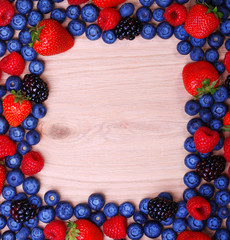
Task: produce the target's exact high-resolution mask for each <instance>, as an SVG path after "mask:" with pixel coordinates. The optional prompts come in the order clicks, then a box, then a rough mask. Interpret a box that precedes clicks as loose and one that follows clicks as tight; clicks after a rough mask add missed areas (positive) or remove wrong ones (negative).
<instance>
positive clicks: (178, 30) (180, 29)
mask: <svg viewBox="0 0 230 240" xmlns="http://www.w3.org/2000/svg"><path fill="white" fill-rule="evenodd" d="M174 36H175V37H176V38H177V39H179V40H183V41H185V40H187V39H188V38H189V34H188V33H187V32H186V31H185V29H184V24H182V25H179V26H176V27H175V28H174Z"/></svg>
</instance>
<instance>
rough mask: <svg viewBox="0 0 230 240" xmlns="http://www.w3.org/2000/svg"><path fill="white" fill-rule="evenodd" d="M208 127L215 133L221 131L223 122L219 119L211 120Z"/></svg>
mask: <svg viewBox="0 0 230 240" xmlns="http://www.w3.org/2000/svg"><path fill="white" fill-rule="evenodd" d="M209 126H210V128H211V129H212V130H215V131H218V132H219V131H221V128H222V127H223V122H222V120H221V119H215V118H214V119H212V120H211V121H210V123H209Z"/></svg>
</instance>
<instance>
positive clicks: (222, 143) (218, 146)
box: [213, 136, 224, 151]
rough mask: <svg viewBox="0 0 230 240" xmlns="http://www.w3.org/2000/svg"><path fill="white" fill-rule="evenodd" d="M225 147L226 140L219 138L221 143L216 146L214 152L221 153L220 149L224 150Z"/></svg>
mask: <svg viewBox="0 0 230 240" xmlns="http://www.w3.org/2000/svg"><path fill="white" fill-rule="evenodd" d="M223 146H224V139H223V137H221V136H220V137H219V142H218V143H217V144H216V146H215V147H214V148H213V150H214V151H219V150H220V149H222V148H223Z"/></svg>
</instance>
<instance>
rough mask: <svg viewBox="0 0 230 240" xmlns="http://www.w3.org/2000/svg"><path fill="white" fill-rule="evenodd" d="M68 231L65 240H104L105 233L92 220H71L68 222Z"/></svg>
mask: <svg viewBox="0 0 230 240" xmlns="http://www.w3.org/2000/svg"><path fill="white" fill-rule="evenodd" d="M67 227H68V228H69V229H68V232H67V234H66V238H65V240H74V239H77V240H103V238H104V237H103V233H102V232H101V230H100V229H99V228H98V227H97V226H96V225H95V224H93V223H92V222H90V221H89V220H86V219H80V220H77V221H75V222H72V221H69V222H68V224H67Z"/></svg>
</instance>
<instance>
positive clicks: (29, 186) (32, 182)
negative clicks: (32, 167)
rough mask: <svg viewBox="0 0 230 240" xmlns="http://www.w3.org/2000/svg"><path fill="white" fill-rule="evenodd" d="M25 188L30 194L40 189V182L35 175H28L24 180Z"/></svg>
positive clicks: (23, 185)
mask: <svg viewBox="0 0 230 240" xmlns="http://www.w3.org/2000/svg"><path fill="white" fill-rule="evenodd" d="M22 187H23V190H24V192H25V193H26V194H28V195H35V194H37V193H38V192H39V190H40V183H39V181H38V179H37V178H35V177H28V178H26V179H25V180H24V181H23V184H22Z"/></svg>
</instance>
